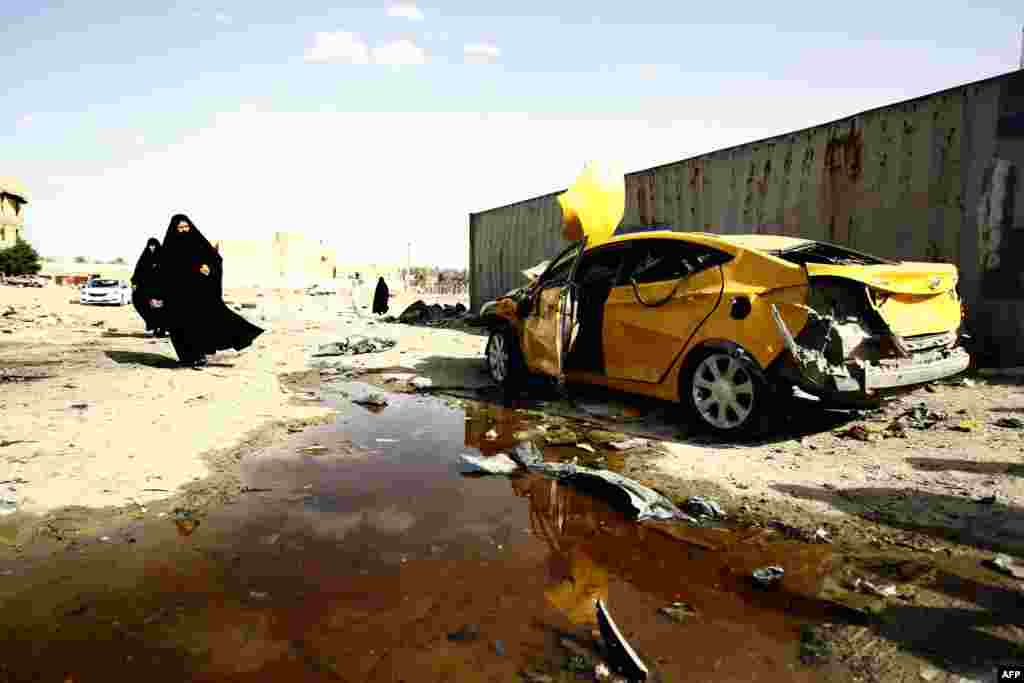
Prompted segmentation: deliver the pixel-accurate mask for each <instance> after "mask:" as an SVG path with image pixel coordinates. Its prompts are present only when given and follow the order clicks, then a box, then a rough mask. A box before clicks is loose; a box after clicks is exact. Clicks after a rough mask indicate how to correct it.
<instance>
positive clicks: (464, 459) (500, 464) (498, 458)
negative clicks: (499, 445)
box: [459, 453, 519, 474]
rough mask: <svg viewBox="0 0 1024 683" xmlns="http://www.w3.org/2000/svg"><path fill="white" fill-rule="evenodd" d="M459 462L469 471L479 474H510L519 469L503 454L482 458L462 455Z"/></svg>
mask: <svg viewBox="0 0 1024 683" xmlns="http://www.w3.org/2000/svg"><path fill="white" fill-rule="evenodd" d="M459 461H460V462H461V463H462V464H464V465H467V466H469V468H470V471H472V472H474V473H480V474H512V473H513V472H515V471H516V470H518V469H519V464H518V463H517V462H516V461H515V460H513V459H512V458H510V457H508V456H507V455H505V454H504V453H498V454H496V455H482V456H481V455H468V454H465V453H463V454H462V455H460V456H459Z"/></svg>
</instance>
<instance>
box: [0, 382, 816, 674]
mask: <svg viewBox="0 0 1024 683" xmlns="http://www.w3.org/2000/svg"><path fill="white" fill-rule="evenodd" d="M388 400H389V402H390V405H389V407H388V409H387V410H385V411H384V412H382V413H379V414H371V413H369V412H366V411H363V410H354V411H348V412H347V414H346V416H345V417H344V418H340V419H339V420H338V423H337V424H336V425H332V426H330V427H321V428H314V429H312V430H310V431H308V432H306V433H304V434H302V435H299V436H298V437H297V439H296V442H293V443H289V444H288V445H287V446H282V447H281V448H277V449H272V450H268V451H265V452H261V453H257V454H254V455H252V456H251V457H249V458H247V459H246V460H245V461H244V462H243V469H242V484H243V485H244V486H245V487H246V488H247V490H249V491H253V493H248V494H244V495H242V496H241V498H240V499H239V500H238V501H237V502H235V503H234V504H232V505H227V506H224V507H222V508H220V509H215V510H213V511H211V512H209V513H208V514H207V515H206V516H204V517H203V519H202V525H201V527H200V526H198V520H190V519H174V520H173V521H174V524H173V525H171V524H167V521H168V520H157V521H152V522H148V521H147V522H143V523H140V524H139V525H138V526H136V527H135V528H134V529H133V532H132V533H133V537H134V538H135V539H137V542H134V543H130V544H129V543H124V542H119V541H118V539H119V538H121V537H119V536H116V535H114V534H111V537H112V538H114V539H115V540H114V541H112V542H110V543H102V544H95V545H93V546H90V547H89V548H87V549H85V550H83V551H81V552H77V553H65V554H62V555H58V556H56V557H55V558H53V559H52V560H51V561H49V562H47V563H45V564H42V565H39V566H37V567H33V568H32V571H31V572H25V573H24V575H19V576H17V577H12V576H4V577H0V601H2V602H0V624H2V626H0V629H2V632H0V638H2V641H0V642H4V643H5V645H6V649H7V653H6V657H5V658H4V659H3V661H0V674H4V675H9V676H10V678H11V680H25V679H32V678H33V676H35V677H38V678H39V679H41V680H42V679H45V680H66V679H69V680H75V681H92V680H97V681H99V680H102V681H110V680H135V679H136V678H137V677H139V676H145V677H146V678H147V679H148V680H154V681H163V680H168V681H171V680H174V681H181V680H194V681H214V680H218V681H220V680H239V681H242V680H245V681H249V680H252V681H257V680H259V681H264V680H265V681H281V680H288V681H320V680H325V681H326V680H349V681H397V680H406V681H441V680H454V681H484V680H487V681H491V680H501V681H514V680H519V677H518V672H519V671H520V670H522V669H523V668H524V667H526V666H529V667H532V668H539V669H541V670H546V671H549V672H551V673H552V674H557V672H558V671H559V670H560V669H561V668H563V667H564V666H565V665H566V661H567V657H568V656H569V653H567V652H566V651H565V650H564V649H563V648H562V646H561V645H560V644H559V638H560V636H561V635H564V634H573V633H575V634H582V635H583V636H584V637H589V634H590V631H591V628H592V626H593V624H594V623H595V615H594V600H595V599H598V598H601V599H603V600H606V602H607V604H608V605H609V607H610V609H611V610H612V612H613V614H614V615H615V619H616V621H617V622H618V624H619V626H620V628H621V629H622V630H623V631H624V633H625V634H626V637H627V638H629V640H630V642H631V643H632V644H633V645H634V646H635V647H636V648H637V649H638V651H639V652H640V653H641V656H643V657H644V658H645V660H646V661H648V662H649V663H650V665H651V666H652V668H653V669H656V670H658V671H660V672H661V673H662V674H663V676H664V677H665V680H754V679H755V674H756V680H808V681H809V680H814V675H813V671H812V670H807V669H803V668H801V667H800V666H799V665H798V664H797V660H796V642H797V638H798V628H799V626H800V624H801V623H803V622H805V621H812V620H820V619H822V618H823V617H824V612H823V609H822V607H821V605H820V604H819V603H818V602H816V601H815V600H812V599H810V598H807V597H803V596H809V595H813V594H814V592H815V590H816V588H817V584H818V577H819V576H820V575H821V572H822V569H823V567H824V565H825V563H826V562H827V561H828V559H829V557H828V550H827V548H826V547H824V546H811V545H803V544H797V543H780V544H773V545H764V544H763V543H759V542H758V541H757V539H755V538H754V537H753V536H752V535H751V534H749V533H744V532H741V531H732V530H724V529H693V528H685V529H683V528H679V527H674V528H673V529H668V530H666V529H665V528H663V527H662V526H659V525H658V524H637V523H635V522H632V521H629V520H627V519H626V518H625V517H624V516H623V515H621V514H620V513H618V512H616V511H615V510H613V509H612V508H611V507H610V506H609V505H607V504H606V503H605V502H603V501H601V500H599V499H596V498H593V497H591V496H589V495H587V494H586V493H584V492H582V491H580V490H577V489H574V488H572V487H568V486H565V485H562V484H559V483H557V482H555V481H552V480H549V479H546V478H543V477H540V476H537V475H520V476H516V477H512V478H508V477H485V478H479V477H463V476H460V474H459V468H458V456H459V454H460V453H466V452H471V453H482V454H485V455H486V454H493V453H497V452H502V451H503V450H508V449H511V448H512V447H513V446H514V445H515V443H516V437H515V436H514V435H515V434H516V433H518V432H523V431H528V430H530V429H532V428H533V427H535V426H536V419H535V418H529V417H528V416H526V415H524V414H523V413H518V412H515V411H514V410H511V409H501V408H494V407H489V408H487V409H478V408H477V407H476V406H472V405H470V406H466V408H465V409H464V410H463V409H459V408H453V407H450V406H448V405H446V404H445V403H443V402H441V401H438V400H436V399H431V398H423V397H414V396H402V395H389V396H388ZM467 416H468V417H469V418H470V419H468V420H467V419H466V418H467ZM492 429H493V430H494V431H495V432H496V433H497V436H496V437H494V438H489V437H487V436H486V435H487V433H488V432H490V431H491V430H492ZM520 436H522V435H521V434H520ZM310 445H317V446H320V447H322V448H317V449H312V450H307V447H308V446H310ZM562 448H564V447H560V448H547V449H546V450H545V457H548V458H554V459H563V458H565V457H576V455H578V454H573V455H572V456H567V454H566V452H565V451H564V450H562ZM577 450H578V449H577ZM595 450H597V452H598V453H603V451H602V450H598V449H595ZM619 457H623V456H621V455H620V456H619ZM183 525H184V526H185V527H187V529H188V530H187V532H186V531H183V530H182V528H183ZM179 534H181V535H179ZM712 549H714V550H712ZM766 564H781V565H784V566H785V567H786V576H785V578H784V579H783V581H782V582H781V585H780V586H779V588H778V590H774V591H758V590H755V589H753V588H752V587H751V586H750V583H749V574H750V571H751V570H752V569H753V568H755V567H758V566H763V565H766ZM675 601H680V602H685V603H687V605H690V606H692V607H693V608H694V609H695V610H696V612H697V615H698V616H696V617H694V618H693V619H691V620H689V621H687V622H686V623H676V622H673V621H671V620H668V619H666V618H665V617H664V616H663V615H660V614H659V610H660V609H661V608H663V607H665V606H666V605H668V604H670V603H672V602H675ZM459 632H463V633H465V632H472V633H474V634H479V635H478V637H474V638H465V639H463V638H454V639H451V638H449V634H452V633H459ZM499 641H500V643H501V645H500V648H499V647H497V645H496V644H497V643H498V642H499ZM681 642H685V643H686V647H680V643H681ZM739 643H742V647H738V644H739ZM498 650H501V652H502V654H499V653H498ZM5 667H6V668H5ZM2 679H3V675H0V680H2Z"/></svg>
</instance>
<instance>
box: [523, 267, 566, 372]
mask: <svg viewBox="0 0 1024 683" xmlns="http://www.w3.org/2000/svg"><path fill="white" fill-rule="evenodd" d="M560 292H561V288H559V287H549V288H548V289H544V290H542V291H541V293H540V310H539V311H538V312H537V313H536V314H533V315H530V316H529V317H527V318H526V323H525V324H524V326H523V354H524V355H525V357H526V365H527V367H529V369H530V370H532V371H534V372H539V373H543V374H545V375H549V376H556V375H557V374H558V348H557V344H558V302H559V295H560Z"/></svg>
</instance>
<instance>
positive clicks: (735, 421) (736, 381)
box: [679, 349, 772, 437]
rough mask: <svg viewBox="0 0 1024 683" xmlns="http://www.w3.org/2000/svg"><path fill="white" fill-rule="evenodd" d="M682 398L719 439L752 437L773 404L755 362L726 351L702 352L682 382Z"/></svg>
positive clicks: (696, 418) (687, 406) (685, 404)
mask: <svg viewBox="0 0 1024 683" xmlns="http://www.w3.org/2000/svg"><path fill="white" fill-rule="evenodd" d="M680 380H681V381H680V387H679V389H680V392H679V393H680V398H681V400H682V403H683V405H684V406H686V408H687V409H688V411H687V412H688V413H689V415H690V417H691V419H692V420H694V422H695V423H696V424H697V425H698V426H699V427H700V428H702V429H704V430H707V431H710V432H712V433H714V434H717V435H719V436H729V437H733V436H738V435H750V434H753V433H755V432H757V431H759V430H760V429H761V427H762V422H763V418H764V415H765V414H766V409H767V407H768V406H769V405H770V404H771V403H772V399H771V396H770V395H769V391H768V387H767V386H766V384H765V383H764V381H763V380H762V379H761V374H760V373H759V372H757V370H756V367H755V366H754V361H753V360H752V359H750V358H749V357H747V356H746V354H744V353H742V352H741V353H739V354H737V353H736V352H734V351H727V350H723V349H708V350H705V351H702V352H700V354H699V355H698V356H696V357H695V358H694V359H693V361H692V362H690V363H688V366H687V369H686V371H685V372H684V373H683V375H682V377H681V378H680Z"/></svg>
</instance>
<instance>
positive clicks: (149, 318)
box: [132, 237, 165, 337]
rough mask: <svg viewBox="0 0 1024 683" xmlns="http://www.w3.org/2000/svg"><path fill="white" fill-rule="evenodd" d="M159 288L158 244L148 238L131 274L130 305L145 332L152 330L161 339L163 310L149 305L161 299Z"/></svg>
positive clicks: (162, 333) (154, 239)
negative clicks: (140, 318) (138, 316)
mask: <svg viewBox="0 0 1024 683" xmlns="http://www.w3.org/2000/svg"><path fill="white" fill-rule="evenodd" d="M159 288H160V242H159V241H158V240H157V239H156V238H155V237H150V238H149V241H147V242H146V248H145V249H143V250H142V255H141V256H139V260H138V261H137V262H136V263H135V272H134V273H132V305H133V306H135V310H136V311H137V312H138V314H139V315H140V316H141V317H142V320H143V321H144V322H145V323H146V330H147V331H149V330H152V331H153V334H154V335H155V336H157V337H162V336H164V334H165V332H164V324H163V309H161V308H153V306H152V303H151V302H152V301H153V300H154V299H157V300H159V299H160V298H161V292H160V289H159Z"/></svg>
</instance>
